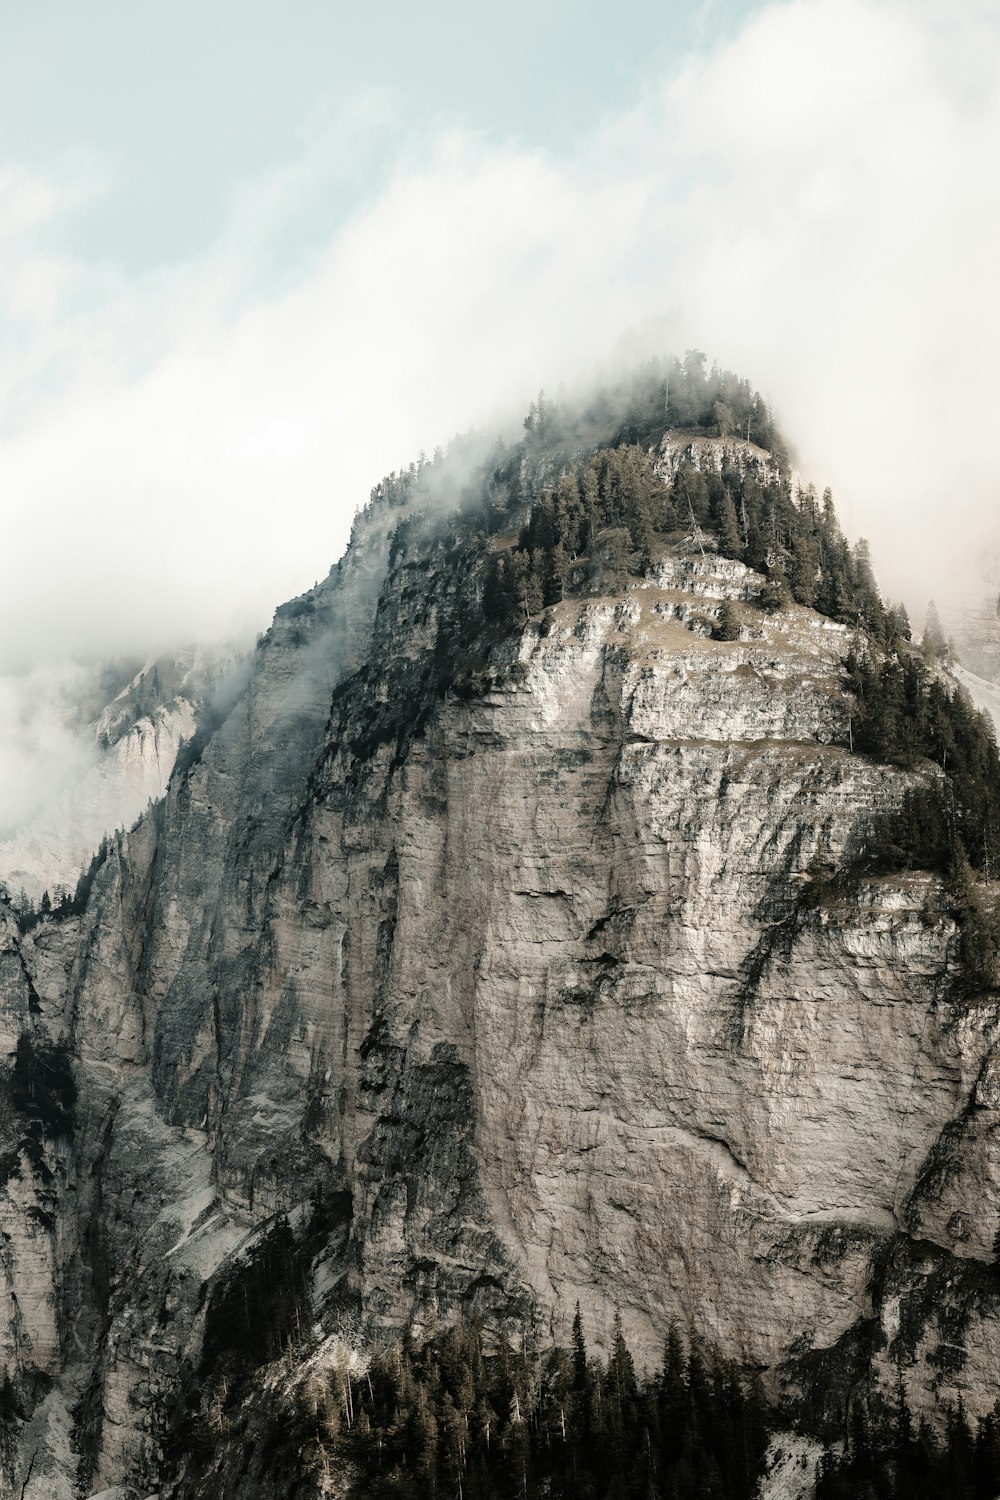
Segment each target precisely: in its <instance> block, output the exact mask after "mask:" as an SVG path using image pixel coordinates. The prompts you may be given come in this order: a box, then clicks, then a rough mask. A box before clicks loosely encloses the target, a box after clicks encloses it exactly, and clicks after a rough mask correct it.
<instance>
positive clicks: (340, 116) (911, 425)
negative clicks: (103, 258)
mask: <svg viewBox="0 0 1000 1500" xmlns="http://www.w3.org/2000/svg"><path fill="white" fill-rule="evenodd" d="M998 32H1000V27H998V18H997V15H996V12H995V9H994V8H992V7H982V6H976V5H974V4H969V5H967V6H965V7H961V6H959V7H949V9H948V12H947V14H942V12H941V11H940V7H933V6H930V5H927V6H914V5H909V4H908V5H902V4H896V3H889V0H791V3H782V4H775V5H770V6H766V7H764V8H763V9H761V10H760V11H759V13H757V14H756V15H755V16H754V17H753V18H752V19H751V20H750V21H749V22H748V23H747V24H746V25H744V26H743V28H742V29H741V30H740V31H739V32H738V33H737V34H736V35H734V36H733V37H731V39H729V40H727V41H725V42H724V43H723V44H721V45H719V46H718V47H716V48H715V49H714V50H705V51H702V52H699V53H695V54H691V55H689V56H688V57H687V58H685V59H681V60H680V62H679V65H678V66H677V68H676V69H675V71H674V72H673V73H672V74H671V75H670V76H669V77H665V78H662V79H657V78H648V79H646V80H645V83H644V87H643V89H642V90H641V91H639V92H637V98H636V102H635V104H634V106H633V107H632V108H631V109H630V110H629V111H628V112H627V113H625V114H623V115H619V116H617V117H614V118H608V119H605V120H602V121H598V122H595V125H594V129H593V131H592V132H591V134H590V135H589V136H588V137H587V138H586V139H582V140H580V141H579V143H578V145H577V149H576V151H575V153H574V154H573V156H572V157H557V156H553V155H550V154H545V153H543V152H541V151H537V150H532V149H530V148H528V147H525V146H523V145H520V144H516V143H503V142H499V143H498V142H497V141H495V140H491V139H486V138H484V137H482V136H479V135H476V134H475V133H473V132H470V131H462V130H457V129H454V128H450V129H448V130H443V131H440V132H435V131H434V130H433V129H431V128H428V129H427V130H426V131H425V132H423V133H418V134H417V135H415V136H414V135H413V134H412V133H411V134H410V135H409V136H405V137H404V136H403V135H402V134H401V132H402V129H403V122H402V121H401V120H400V119H399V117H398V115H397V113H396V111H395V106H394V103H393V101H392V99H391V98H389V97H388V96H378V95H366V96H364V97H361V98H359V99H358V100H355V101H348V103H347V105H346V106H345V108H344V110H343V111H342V112H339V113H335V114H334V115H333V116H332V117H330V118H324V117H322V116H316V115H314V116H313V117H312V118H311V119H310V121H309V124H308V129H307V130H306V131H305V132H304V134H303V141H302V151H301V154H300V157H299V158H298V159H297V160H295V161H293V162H290V163H288V164H287V167H286V168H285V169H283V170H272V171H269V172H268V173H267V174H266V175H265V176H263V177H262V178H261V179H260V181H259V182H257V183H249V184H246V185H245V186H244V187H243V189H242V190H241V192H240V193H239V194H238V195H237V197H236V199H235V200H234V204H233V209H232V214H231V218H230V223H229V227H228V229H227V232H226V234H225V235H224V236H223V238H222V239H221V240H220V242H219V243H218V244H216V245H214V246H211V247H209V248H208V249H207V250H206V252H205V254H204V255H203V256H201V257H200V258H199V259H197V260H191V261H188V262H185V263H181V264H177V265H173V266H170V267H167V268H164V269H161V270H159V271H157V272H156V273H149V274H146V275H143V276H141V277H136V278H129V277H127V276H125V275H124V274H123V273H122V272H121V271H119V270H118V269H116V268H115V267H114V266H109V265H107V264H103V263H102V264H95V263H92V262H88V261H86V260H85V259H81V258H75V257H74V256H73V255H72V254H70V253H68V252H67V251H66V249H65V244H66V242H67V240H68V239H69V240H71V236H70V235H68V233H67V231H66V225H67V224H69V223H71V221H72V215H73V213H75V212H76V211H77V208H78V206H79V204H80V202H81V201H84V200H85V197H86V194H87V193H90V192H93V191H96V190H98V189H99V188H100V186H101V182H100V174H95V172H94V169H93V165H92V164H90V165H87V164H81V163H79V162H77V163H76V164H75V166H74V165H73V164H70V167H68V168H67V173H66V175H65V177H64V179H63V180H60V181H56V182H45V181H41V180H39V179H35V178H29V177H28V176H27V174H25V173H23V172H19V171H18V169H17V168H16V166H10V167H8V168H7V169H3V170H0V266H2V269H3V282H4V289H3V290H0V318H2V319H3V321H4V324H5V327H6V328H7V329H9V330H11V331H12V337H11V338H9V339H8V340H6V341H5V344H4V349H5V351H6V352H4V353H0V495H2V496H3V505H4V518H3V551H2V563H0V567H2V578H0V667H3V666H6V667H7V668H10V667H13V666H19V665H23V664H25V663H26V662H29V661H32V660H34V659H36V658H37V657H38V656H40V655H42V654H52V653H55V654H57V655H58V654H59V653H60V652H65V651H66V650H67V649H69V648H70V647H71V646H72V647H78V646H79V645H80V643H81V642H84V643H86V645H87V646H88V647H89V648H90V649H92V650H93V651H95V652H113V651H122V650H130V651H138V652H144V651H146V650H147V649H150V648H155V647H156V646H157V645H161V644H166V643H173V642H178V641H181V640H188V639H191V638H192V637H198V636H200V637H212V636H220V635H224V636H231V635H232V634H233V632H234V631H236V630H240V629H244V630H252V629H254V628H260V627H261V626H262V625H263V624H264V623H266V620H267V618H268V616H269V614H270V611H271V609H272V608H273V606H274V605H275V604H276V603H277V602H278V601H279V600H281V599H282V598H285V597H287V596H289V595H290V594H292V593H294V592H296V591H298V590H300V589H301V588H303V587H305V586H307V585H309V584H310V583H312V581H313V579H314V578H315V577H317V576H319V575H321V574H322V573H324V572H325V571H326V569H327V568H328V567H329V565H330V563H331V562H332V561H333V560H334V558H335V557H336V556H337V555H338V553H339V552H340V550H341V549H342V547H343V544H344V541H345V539H346V535H347V530H348V528H349V524H350V519H351V515H352V513H353V511H354V509H355V507H356V506H357V505H358V504H359V503H361V502H363V501H364V499H365V498H366V496H367V493H368V489H369V487H370V486H371V484H372V483H373V482H374V481H375V480H377V479H378V478H379V477H380V476H381V475H382V474H383V473H384V472H387V471H388V470H389V469H391V468H394V467H397V466H399V465H400V464H403V463H406V462H408V461H409V460H410V459H411V458H412V457H414V456H415V455H416V454H417V453H418V452H419V451H420V450H421V449H427V450H430V449H431V448H433V447H434V445H435V444H437V443H443V442H445V441H447V439H448V437H449V436H450V434H451V433H452V432H453V431H455V430H459V429H462V428H465V427H468V426H470V425H473V424H475V425H481V426H482V425H487V426H488V425H490V424H495V423H498V422H500V421H502V420H506V419H508V418H509V416H510V414H511V412H512V411H514V410H516V409H517V408H519V407H523V406H524V405H525V404H526V402H527V401H528V399H530V397H531V395H532V394H533V392H534V391H535V390H537V388H538V387H539V386H541V385H546V386H547V387H549V388H553V387H555V386H557V385H558V383H559V382H560V381H561V380H567V381H574V380H577V379H583V378H585V377H586V376H587V374H588V373H589V372H590V371H591V370H592V369H593V368H594V366H595V365H596V364H599V363H600V362H601V361H602V360H603V359H605V358H607V357H609V354H610V351H611V350H612V348H613V347H614V344H615V341H616V339H617V338H618V337H619V335H620V334H621V332H622V330H623V329H624V328H626V327H629V326H633V327H634V326H637V325H642V324H644V323H645V322H646V321H647V320H649V319H651V318H656V317H661V316H663V315H664V314H669V315H670V316H671V319H672V328H673V330H674V335H675V337H676V339H677V341H678V342H681V343H683V342H692V343H697V344H698V345H699V346H700V347H702V348H705V349H707V350H708V351H709V352H710V354H712V355H713V356H715V357H718V358H719V359H720V361H722V362H724V363H727V364H730V365H732V366H735V367H736V368H738V369H739V370H740V371H741V372H744V373H746V374H748V375H749V376H750V377H751V378H753V379H754V380H755V381H756V382H757V383H758V384H759V385H760V386H761V387H762V388H763V389H764V390H765V391H766V393H767V394H768V395H769V397H770V399H771V400H772V402H773V403H774V405H775V406H776V407H777V409H778V411H779V414H780V415H781V416H782V418H783V419H784V422H785V426H786V427H787V429H788V431H789V433H790V435H791V437H792V439H793V441H794V442H795V443H796V445H797V447H798V450H799V453H800V456H801V459H802V463H803V467H804V468H805V469H806V471H807V472H810V473H813V474H815V475H816V477H817V478H818V479H819V480H820V481H821V482H827V481H829V482H832V483H833V485H834V488H835V492H836V494H837V496H838V499H839V501H840V503H841V506H842V508H843V509H844V510H845V511H846V512H847V515H848V519H849V522H850V524H851V526H852V529H853V530H854V531H856V532H857V531H862V532H865V533H867V534H868V535H869V536H870V537H871V539H872V542H873V547H874V551H875V557H876V562H877V564H878V566H879V569H880V572H881V574H882V576H883V578H884V579H885V581H886V584H887V586H888V588H889V590H890V592H892V593H893V594H899V593H904V592H905V593H907V594H908V595H909V597H910V599H911V601H913V602H915V603H919V602H921V601H922V599H923V598H924V597H926V595H927V594H928V593H932V592H933V593H936V594H937V595H938V596H940V595H942V594H944V593H946V592H947V590H948V589H951V590H955V589H956V588H958V587H960V585H961V580H962V579H963V578H967V577H968V576H969V570H970V569H972V568H974V567H978V566H979V563H978V561H977V559H979V558H981V557H982V555H983V552H984V548H985V549H987V550H988V548H989V547H992V546H993V545H994V540H995V531H994V526H995V521H996V515H995V509H996V507H995V500H996V492H997V481H998V468H1000V464H998V461H997V458H996V456H995V453H994V443H993V440H992V437H991V427H992V422H993V408H994V405H995V402H996V397H997V390H998V381H997V377H996V373H995V364H996V350H997V347H998V343H1000V338H998V335H1000V300H998V299H997V298H996V296H995V293H994V289H993V280H994V275H995V271H994V266H995V262H996V259H997V248H998V239H1000V233H998V231H1000V180H998V177H997V174H996V172H995V169H994V163H995V161H996V159H997V156H998V148H1000V87H998V86H997V85H998V83H1000V78H998V73H1000V35H998ZM358 162H361V163H363V165H364V172H365V173H366V174H367V177H366V178H365V180H369V179H370V181H371V183H372V186H371V187H369V188H368V189H360V188H359V180H361V177H360V174H359V170H358V167H357V163H358ZM104 188H105V190H106V191H110V190H111V188H110V186H109V185H108V184H107V183H105V184H104ZM327 202H328V203H329V204H330V205H331V206H330V207H329V209H328V210H327V209H324V208H323V207H322V205H323V204H325V203H327ZM977 586H978V579H977Z"/></svg>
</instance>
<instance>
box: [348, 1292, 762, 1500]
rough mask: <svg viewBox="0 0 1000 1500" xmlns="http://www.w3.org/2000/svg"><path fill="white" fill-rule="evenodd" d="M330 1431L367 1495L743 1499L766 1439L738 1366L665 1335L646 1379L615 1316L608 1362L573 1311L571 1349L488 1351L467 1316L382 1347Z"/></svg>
mask: <svg viewBox="0 0 1000 1500" xmlns="http://www.w3.org/2000/svg"><path fill="white" fill-rule="evenodd" d="M345 1394H346V1397H347V1399H346V1402H345V1399H344V1398H345ZM352 1407H353V1410H352V1409H351V1408H352ZM348 1423H350V1425H349V1426H348ZM334 1427H335V1431H336V1438H335V1449H336V1451H337V1452H339V1453H340V1454H341V1455H342V1456H343V1457H346V1458H348V1459H349V1460H350V1461H351V1463H352V1464H353V1465H354V1466H355V1467H356V1469H357V1471H358V1474H359V1476H360V1483H359V1484H358V1487H357V1490H356V1493H357V1494H358V1495H359V1496H365V1497H371V1500H390V1497H393V1500H395V1497H399V1500H403V1497H407V1500H424V1497H427V1500H433V1497H444V1496H456V1497H461V1500H507V1497H511V1496H523V1497H525V1500H532V1497H535V1496H543V1495H544V1496H550V1497H552V1500H562V1497H565V1500H591V1497H592V1500H632V1497H635V1500H653V1497H656V1496H663V1497H664V1500H666V1497H670V1500H674V1497H676V1500H695V1497H700V1496H717V1497H718V1500H750V1497H751V1496H752V1495H753V1494H754V1492H755V1489H756V1485H757V1480H758V1479H759V1476H760V1474H761V1471H762V1462H763V1457H764V1452H765V1449H766V1446H767V1431H766V1425H765V1421H764V1413H763V1407H762V1404H761V1401H760V1399H759V1396H758V1394H757V1392H756V1390H755V1388H754V1387H753V1385H752V1384H751V1383H749V1382H748V1381H746V1380H744V1379H742V1378H741V1376H740V1375H739V1373H738V1371H737V1370H736V1369H735V1367H733V1366H731V1365H728V1364H726V1363H724V1362H719V1361H716V1360H713V1359H711V1358H710V1357H709V1356H708V1354H707V1353H705V1352H703V1351H702V1350H700V1349H699V1347H698V1345H697V1343H694V1344H693V1345H692V1346H691V1347H690V1348H689V1349H687V1350H685V1347H684V1343H683V1342H682V1340H681V1338H680V1337H679V1335H678V1333H677V1331H676V1330H672V1331H671V1332H670V1334H669V1335H668V1338H667V1341H666V1349H665V1353H664V1360H663V1364H662V1366H661V1368H660V1369H659V1370H658V1371H656V1372H655V1374H652V1375H650V1376H649V1377H647V1378H640V1377H639V1376H637V1374H636V1370H635V1366H634V1364H633V1361H632V1356H631V1354H630V1352H629V1349H628V1346H627V1344H626V1342H625V1339H624V1337H623V1334H622V1330H621V1324H620V1322H619V1321H618V1320H617V1319H616V1321H615V1327H614V1332H613V1335H612V1338H611V1345H610V1352H609V1355H608V1358H607V1359H606V1360H601V1359H594V1358H590V1357H588V1353H587V1349H586V1345H585V1342H584V1338H583V1333H582V1330H581V1327H580V1319H579V1311H578V1312H577V1317H576V1320H575V1322H574V1330H573V1346H572V1348H571V1349H569V1350H565V1349H553V1350H549V1351H547V1352H545V1353H542V1352H541V1351H538V1350H535V1349H530V1348H527V1347H522V1348H521V1349H520V1350H519V1351H516V1352H514V1351H511V1350H507V1349H501V1350H499V1351H498V1352H496V1353H494V1354H492V1355H490V1356H486V1355H485V1354H484V1351H483V1340H482V1335H481V1332H480V1330H479V1329H478V1328H477V1327H476V1326H475V1325H473V1326H470V1327H466V1328H460V1327H456V1328H450V1329H448V1330H447V1331H446V1332H444V1333H442V1334H439V1335H437V1336H436V1337H433V1338H431V1339H429V1340H428V1341H427V1342H425V1343H424V1344H423V1345H422V1346H415V1345H413V1344H412V1343H406V1344H404V1345H403V1346H402V1347H397V1348H395V1349H393V1350H390V1351H387V1352H386V1353H383V1354H381V1355H379V1356H377V1357H376V1358H375V1359H374V1360H373V1361H372V1364H371V1366H370V1368H369V1371H368V1373H367V1375H366V1377H365V1378H364V1379H363V1380H360V1381H357V1382H355V1383H354V1387H353V1392H352V1393H347V1391H346V1386H345V1385H344V1383H343V1382H342V1383H341V1390H340V1399H339V1405H338V1409H337V1414H336V1419H335V1423H334Z"/></svg>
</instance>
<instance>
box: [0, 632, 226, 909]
mask: <svg viewBox="0 0 1000 1500" xmlns="http://www.w3.org/2000/svg"><path fill="white" fill-rule="evenodd" d="M224 666H225V658H222V657H218V656H216V655H215V654H214V653H212V652H208V651H205V650H200V649H193V648H192V649H190V650H188V651H186V652H181V653H178V654H176V655H174V656H172V657H166V658H153V659H151V660H149V661H147V662H146V663H145V664H144V665H143V666H142V667H140V668H139V670H138V671H137V672H136V673H135V674H134V676H132V678H131V680H130V681H128V682H127V683H126V684H125V686H124V687H122V688H120V690H119V691H118V692H117V693H116V694H115V696H114V697H113V698H111V700H110V701H108V702H106V703H104V704H103V705H102V706H101V707H100V711H99V712H97V713H96V714H95V715H94V717H92V718H90V719H89V721H88V720H83V719H82V718H81V720H80V722H79V723H78V724H77V725H76V726H75V728H74V729H73V731H72V732H73V733H74V737H75V739H76V740H77V742H78V746H79V755H78V758H77V761H76V763H75V766H74V774H73V777H72V779H71V780H70V782H69V784H68V785H66V786H65V787H63V788H62V790H61V791H60V792H59V793H58V795H56V796H55V797H54V798H51V799H50V800H48V801H47V803H46V804H45V805H44V807H43V809H42V811H41V812H40V813H34V814H33V815H32V816H31V817H30V819H28V820H27V821H26V822H25V823H24V824H23V825H22V826H20V827H16V828H13V829H11V830H9V831H8V832H7V833H6V836H4V837H0V882H2V883H3V884H5V885H6V887H7V889H8V890H9V891H10V893H11V895H12V896H13V897H15V899H16V898H17V897H19V895H20V894H21V893H22V892H23V893H24V894H25V895H26V896H27V897H28V898H29V899H31V900H32V901H34V902H37V901H38V900H39V898H40V897H41V895H42V893H43V892H44V891H46V890H48V891H49V892H50V894H51V895H53V896H54V895H55V894H56V892H57V891H58V890H59V889H68V890H70V891H72V890H73V888H74V887H75V885H76V882H77V879H78V877H79V875H80V872H81V870H82V869H84V867H85V866H86V865H87V863H88V861H89V860H90V857H91V855H92V854H93V853H94V850H95V849H96V848H97V846H98V845H99V843H100V842H101V839H102V838H103V837H104V835H105V834H109V833H113V832H114V830H115V829H116V828H129V827H131V825H132V824H133V823H134V822H135V820H136V818H137V817H139V815H140V814H141V813H142V812H144V811H145V809H146V807H147V806H148V804H149V802H150V801H155V800H156V799H157V798H158V797H161V796H162V795H163V793H164V791H165V790H166V786H167V782H168V781H169V779H170V773H171V771H172V770H173V768H174V762H175V761H176V758H177V751H178V749H179V748H180V745H181V743H182V742H183V741H184V740H186V739H190V738H191V736H192V735H193V734H194V732H195V727H196V723H197V718H198V714H199V712H200V711H201V709H202V708H203V707H204V705H205V703H206V702H207V700H208V698H209V696H210V694H211V691H212V687H213V684H214V683H215V682H216V681H217V680H218V679H219V677H220V675H221V674H222V672H223V670H224ZM90 711H91V712H93V707H91V710H90ZM84 712H86V710H84Z"/></svg>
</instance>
